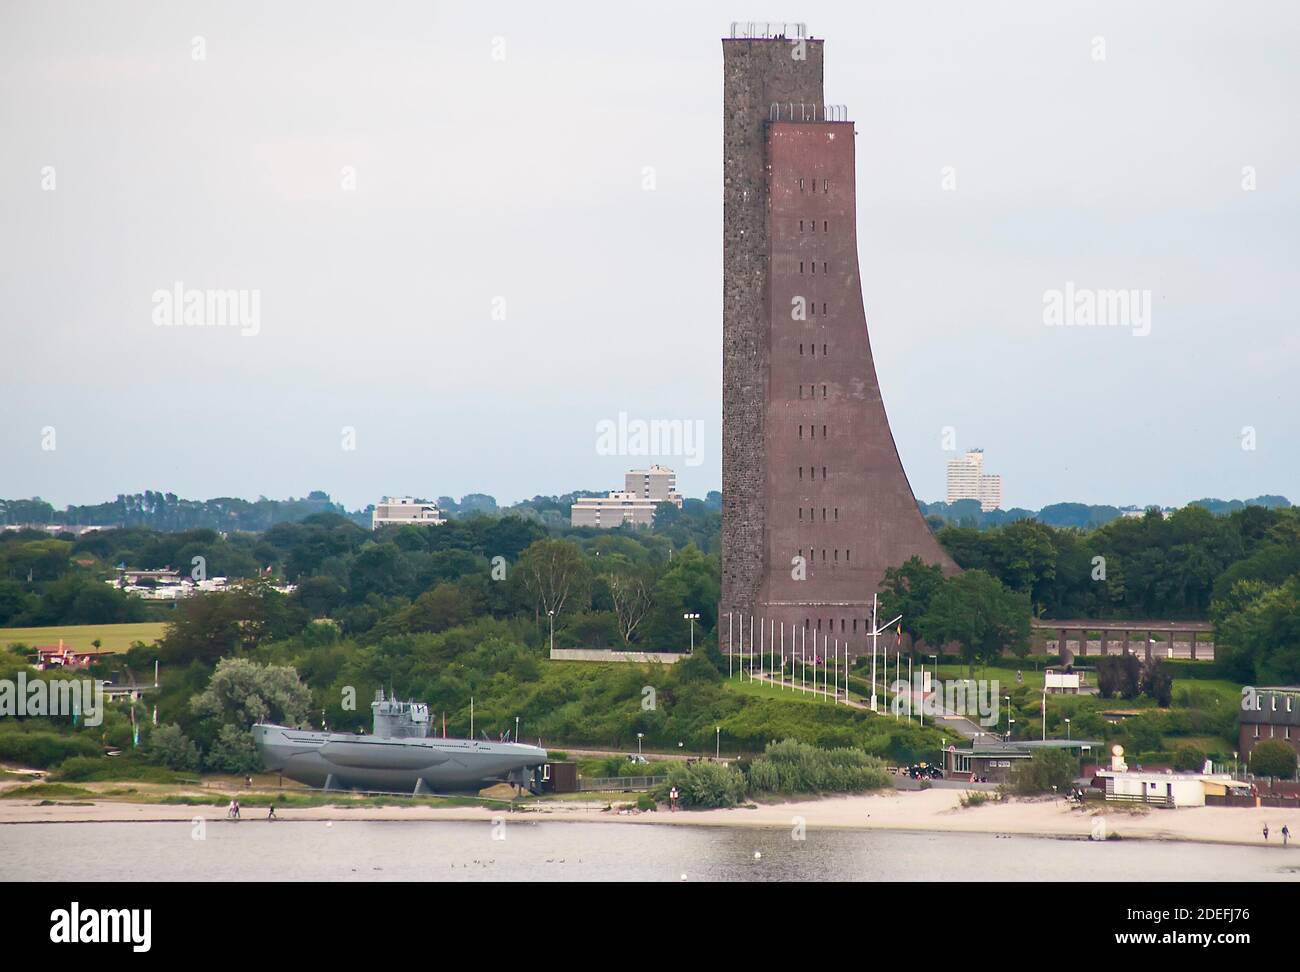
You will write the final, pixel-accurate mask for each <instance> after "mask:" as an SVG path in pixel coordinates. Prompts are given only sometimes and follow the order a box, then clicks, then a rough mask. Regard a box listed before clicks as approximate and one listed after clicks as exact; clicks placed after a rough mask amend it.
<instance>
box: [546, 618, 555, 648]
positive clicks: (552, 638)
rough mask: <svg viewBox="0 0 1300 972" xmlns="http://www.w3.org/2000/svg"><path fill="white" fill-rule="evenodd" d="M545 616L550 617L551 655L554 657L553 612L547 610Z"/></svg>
mask: <svg viewBox="0 0 1300 972" xmlns="http://www.w3.org/2000/svg"><path fill="white" fill-rule="evenodd" d="M546 616H547V617H549V618H550V619H551V657H552V658H554V657H555V612H554V611H547V612H546Z"/></svg>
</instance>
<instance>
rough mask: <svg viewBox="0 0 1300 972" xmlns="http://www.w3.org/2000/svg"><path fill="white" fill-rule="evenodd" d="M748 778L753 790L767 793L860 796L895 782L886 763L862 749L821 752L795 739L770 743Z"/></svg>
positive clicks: (750, 769) (751, 767) (752, 767)
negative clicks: (867, 791)
mask: <svg viewBox="0 0 1300 972" xmlns="http://www.w3.org/2000/svg"><path fill="white" fill-rule="evenodd" d="M748 779H749V787H750V789H751V790H756V791H760V792H767V793H858V792H861V791H863V790H877V789H881V788H883V787H887V786H890V785H891V782H892V781H891V779H890V776H889V773H888V772H886V770H885V764H884V763H882V762H881V761H880V760H879V759H876V758H875V757H873V756H868V755H867V754H866V753H864V752H862V750H860V749H849V748H844V747H841V748H837V749H818V748H817V747H816V746H810V745H808V744H807V743H801V742H797V741H795V740H793V739H786V740H784V741H782V742H778V743H769V744H768V746H767V749H766V750H764V752H763V755H762V756H759V757H758V758H757V759H755V760H754V762H753V763H752V764H751V765H750V767H749V773H748Z"/></svg>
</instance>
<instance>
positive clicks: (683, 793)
mask: <svg viewBox="0 0 1300 972" xmlns="http://www.w3.org/2000/svg"><path fill="white" fill-rule="evenodd" d="M674 786H675V787H677V791H678V796H679V798H680V800H681V804H682V806H684V807H696V808H699V809H707V808H709V807H734V806H735V805H736V804H737V803H739V802H740V801H741V800H743V799H744V798H745V777H744V775H743V774H741V772H740V771H739V770H737V769H734V768H732V767H730V766H723V765H722V764H721V763H703V762H701V763H680V762H679V763H673V765H672V766H670V767H669V769H668V782H667V783H665V784H663V786H662V787H660V789H659V792H658V793H656V794H655V795H656V796H657V797H658V798H659V799H660V800H666V799H667V798H668V791H669V790H670V789H671V788H672V787H674Z"/></svg>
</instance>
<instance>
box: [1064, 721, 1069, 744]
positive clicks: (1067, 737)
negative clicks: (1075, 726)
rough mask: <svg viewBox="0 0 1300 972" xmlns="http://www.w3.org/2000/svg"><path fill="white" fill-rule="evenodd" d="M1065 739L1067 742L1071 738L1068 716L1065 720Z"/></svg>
mask: <svg viewBox="0 0 1300 972" xmlns="http://www.w3.org/2000/svg"><path fill="white" fill-rule="evenodd" d="M1065 740H1066V742H1069V740H1070V720H1069V719H1068V718H1067V719H1066V720H1065Z"/></svg>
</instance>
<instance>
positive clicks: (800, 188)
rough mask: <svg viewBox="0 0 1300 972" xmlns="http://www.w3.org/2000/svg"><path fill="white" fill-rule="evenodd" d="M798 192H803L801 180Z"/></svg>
mask: <svg viewBox="0 0 1300 972" xmlns="http://www.w3.org/2000/svg"><path fill="white" fill-rule="evenodd" d="M799 191H800V192H803V180H802V179H800V180H799Z"/></svg>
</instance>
